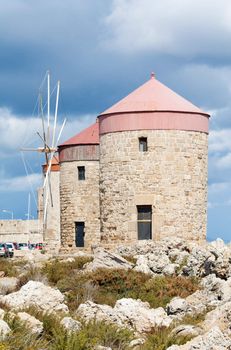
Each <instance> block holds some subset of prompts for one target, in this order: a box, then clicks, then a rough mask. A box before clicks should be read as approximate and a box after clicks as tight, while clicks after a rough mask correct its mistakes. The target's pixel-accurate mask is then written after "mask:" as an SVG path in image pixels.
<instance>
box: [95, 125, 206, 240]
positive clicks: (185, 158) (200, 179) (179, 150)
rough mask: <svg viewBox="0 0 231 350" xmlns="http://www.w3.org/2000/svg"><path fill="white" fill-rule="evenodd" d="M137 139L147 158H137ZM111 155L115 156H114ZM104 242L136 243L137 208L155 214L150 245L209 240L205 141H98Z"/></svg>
mask: <svg viewBox="0 0 231 350" xmlns="http://www.w3.org/2000/svg"><path fill="white" fill-rule="evenodd" d="M139 137H147V138H148V145H149V146H148V147H149V148H148V152H139V149H138V139H139ZM112 150H113V152H112ZM99 187H100V203H101V229H102V235H101V239H102V242H103V243H109V244H112V243H119V242H121V243H123V242H126V243H128V242H135V241H137V205H147V204H149V205H151V206H152V208H153V219H152V239H154V240H156V239H162V238H164V237H166V236H167V237H180V238H185V239H192V240H200V239H201V240H205V236H206V205H207V135H206V134H205V133H198V132H192V131H177V130H145V132H144V131H143V130H139V131H123V132H115V133H108V134H103V135H101V137H100V186H99Z"/></svg>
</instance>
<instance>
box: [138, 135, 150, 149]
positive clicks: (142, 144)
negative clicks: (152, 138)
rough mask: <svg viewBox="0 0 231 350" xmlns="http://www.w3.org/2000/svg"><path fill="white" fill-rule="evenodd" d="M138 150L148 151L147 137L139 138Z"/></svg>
mask: <svg viewBox="0 0 231 350" xmlns="http://www.w3.org/2000/svg"><path fill="white" fill-rule="evenodd" d="M139 150H140V152H147V150H148V139H147V137H139Z"/></svg>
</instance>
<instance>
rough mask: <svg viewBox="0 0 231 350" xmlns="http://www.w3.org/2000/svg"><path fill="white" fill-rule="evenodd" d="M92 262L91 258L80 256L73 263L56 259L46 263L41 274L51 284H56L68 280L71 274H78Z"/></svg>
mask: <svg viewBox="0 0 231 350" xmlns="http://www.w3.org/2000/svg"><path fill="white" fill-rule="evenodd" d="M90 261H92V258H91V257H87V256H80V257H76V258H75V259H74V261H71V262H69V261H67V262H65V261H59V260H58V259H55V260H52V261H49V262H47V263H46V264H45V265H44V267H43V269H42V272H43V273H44V274H45V275H46V276H47V278H48V281H49V282H50V283H52V284H54V285H55V284H57V283H58V281H59V280H63V279H66V278H68V277H69V276H70V275H71V276H72V275H73V273H75V272H78V271H79V270H81V269H82V268H83V266H84V265H85V264H86V263H88V262H90Z"/></svg>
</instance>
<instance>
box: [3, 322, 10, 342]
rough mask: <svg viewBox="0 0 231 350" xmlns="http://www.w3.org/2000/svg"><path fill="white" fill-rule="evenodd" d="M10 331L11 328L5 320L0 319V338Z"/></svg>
mask: <svg viewBox="0 0 231 350" xmlns="http://www.w3.org/2000/svg"><path fill="white" fill-rule="evenodd" d="M10 331H11V329H10V327H9V326H8V324H7V323H6V322H5V321H3V320H0V339H5V338H6V336H7V335H8V334H9V333H10Z"/></svg>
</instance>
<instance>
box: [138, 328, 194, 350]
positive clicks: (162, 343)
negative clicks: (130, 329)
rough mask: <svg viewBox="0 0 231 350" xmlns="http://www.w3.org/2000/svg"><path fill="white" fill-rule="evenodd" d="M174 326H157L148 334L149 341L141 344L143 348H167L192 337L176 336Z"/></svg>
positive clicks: (147, 349) (180, 343)
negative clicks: (173, 331) (173, 330)
mask: <svg viewBox="0 0 231 350" xmlns="http://www.w3.org/2000/svg"><path fill="white" fill-rule="evenodd" d="M171 331H172V328H165V327H160V328H155V329H153V331H152V332H151V333H150V334H149V335H148V336H147V341H146V342H145V344H144V345H142V346H141V348H140V349H141V350H166V349H167V348H168V347H170V346H171V345H183V344H185V343H186V342H187V341H189V340H190V339H191V338H192V337H182V336H175V335H172V333H171Z"/></svg>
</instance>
